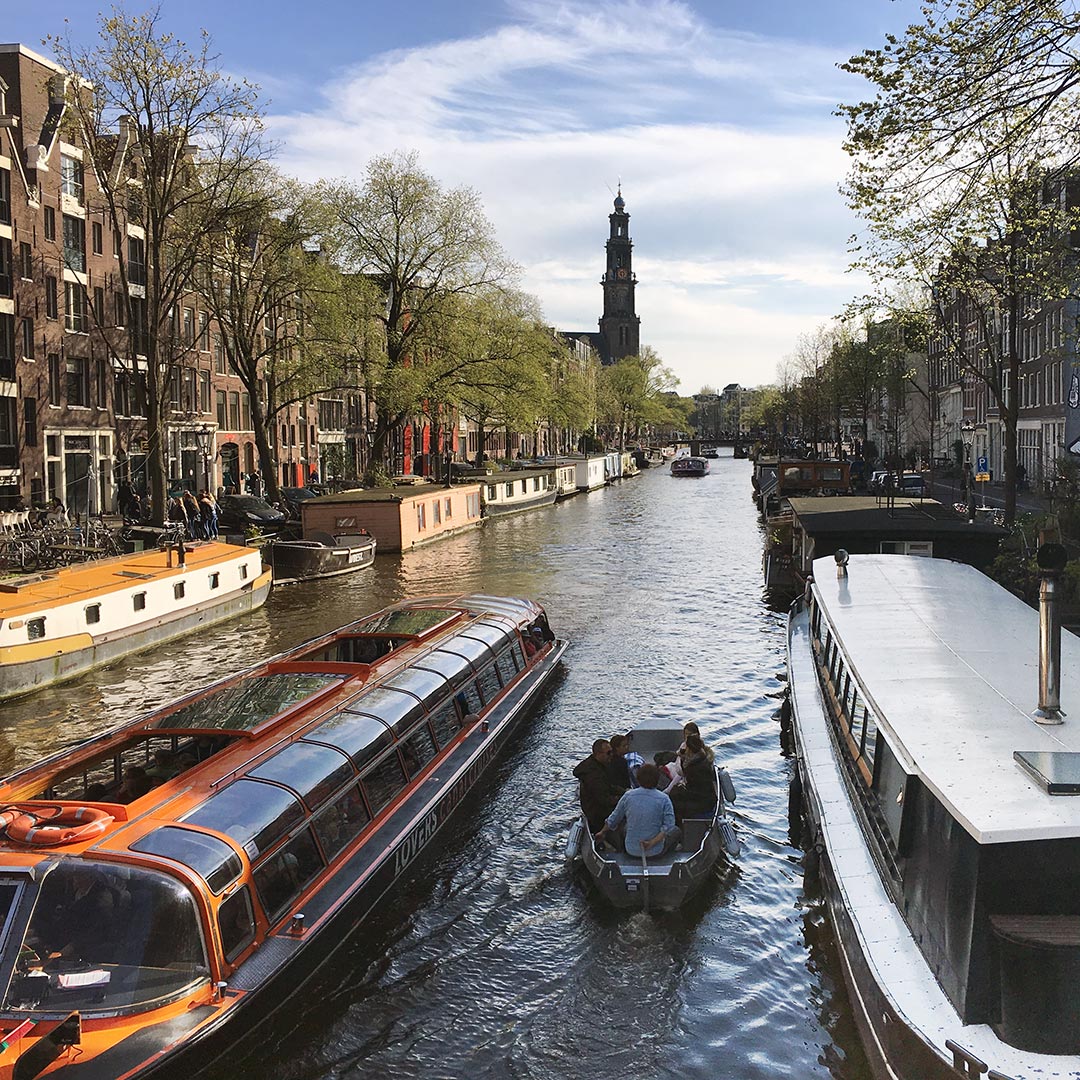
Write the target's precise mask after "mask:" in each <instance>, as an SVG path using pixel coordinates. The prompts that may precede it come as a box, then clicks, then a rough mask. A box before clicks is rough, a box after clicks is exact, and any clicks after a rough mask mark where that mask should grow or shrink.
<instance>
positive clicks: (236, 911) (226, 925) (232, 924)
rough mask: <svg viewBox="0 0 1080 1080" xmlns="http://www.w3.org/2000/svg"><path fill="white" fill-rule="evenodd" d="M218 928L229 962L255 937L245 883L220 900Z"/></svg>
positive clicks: (249, 897) (253, 921)
mask: <svg viewBox="0 0 1080 1080" xmlns="http://www.w3.org/2000/svg"><path fill="white" fill-rule="evenodd" d="M218 928H219V929H220V931H221V947H222V949H223V950H224V952H225V959H226V960H228V961H229V962H230V963H231V962H232V961H233V960H235V959H236V958H237V957H238V956H239V955H240V954H241V953H242V952H243V951H244V949H246V948H247V947H248V945H250V944H251V942H252V941H253V940H254V938H255V917H254V915H253V914H252V910H251V893H250V892H249V891H248V887H247V886H246V885H241V886H240V888H239V889H237V890H236V892H234V893H233V894H232V896H229V897H227V898H226V899H225V900H223V901H222V903H221V907H220V908H218Z"/></svg>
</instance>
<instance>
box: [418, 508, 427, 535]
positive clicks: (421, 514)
mask: <svg viewBox="0 0 1080 1080" xmlns="http://www.w3.org/2000/svg"><path fill="white" fill-rule="evenodd" d="M416 527H417V529H421V530H423V529H426V528H427V513H426V508H425V506H424V504H423V503H422V502H418V503H417V504H416Z"/></svg>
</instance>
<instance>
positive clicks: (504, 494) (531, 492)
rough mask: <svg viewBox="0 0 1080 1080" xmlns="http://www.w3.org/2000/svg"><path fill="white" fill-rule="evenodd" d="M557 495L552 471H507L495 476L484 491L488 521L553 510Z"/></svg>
mask: <svg viewBox="0 0 1080 1080" xmlns="http://www.w3.org/2000/svg"><path fill="white" fill-rule="evenodd" d="M557 493H558V492H557V489H556V487H555V484H554V482H553V477H552V473H551V470H550V469H508V470H506V471H505V472H499V473H493V474H492V475H491V476H489V477H488V480H487V483H486V484H485V485H484V486H483V488H482V489H481V495H482V497H483V504H484V514H485V516H487V517H498V516H499V515H501V514H517V513H520V512H521V511H522V510H535V509H537V508H538V507H541V506H550V505H551V504H552V503H553V502H554V501H555V496H556V495H557Z"/></svg>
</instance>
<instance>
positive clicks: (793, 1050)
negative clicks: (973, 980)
mask: <svg viewBox="0 0 1080 1080" xmlns="http://www.w3.org/2000/svg"><path fill="white" fill-rule="evenodd" d="M713 464H714V468H713V471H712V472H711V474H710V475H709V476H707V477H704V478H702V479H701V480H696V481H695V480H677V479H672V478H671V477H669V476H667V475H665V474H664V473H663V472H661V471H660V470H652V471H651V472H647V473H646V474H645V475H643V476H642V477H641V478H640V479H637V480H633V481H631V482H628V483H624V484H622V485H620V486H617V487H612V488H606V489H602V490H600V491H597V492H593V493H591V494H589V495H588V496H579V497H576V498H573V499H570V500H567V501H566V502H564V503H559V504H556V505H555V506H554V507H551V508H550V509H548V510H544V511H537V512H535V513H530V514H524V515H520V516H518V517H512V518H508V519H505V520H502V521H495V522H489V523H488V524H486V525H485V526H484V527H483V528H481V529H479V530H477V531H475V532H473V533H470V534H466V535H462V536H459V537H455V538H452V539H450V540H448V541H446V542H443V543H440V544H437V545H433V546H432V547H430V548H426V549H421V550H419V551H416V552H412V553H409V554H408V555H405V556H403V557H397V556H380V557H379V558H378V559H377V560H376V563H375V566H374V567H373V568H372V569H371V570H368V571H362V572H360V573H357V574H354V575H348V576H346V577H343V578H338V579H332V580H330V581H328V582H324V583H309V584H307V585H298V586H293V587H290V588H288V589H279V590H275V591H274V592H273V593H272V595H271V597H270V599H269V601H268V603H267V604H266V605H265V607H264V608H263V609H262V610H261V611H259V612H255V613H252V614H251V615H250V616H246V617H244V618H241V619H237V620H235V621H233V622H231V623H227V624H224V625H223V626H221V627H216V628H212V629H210V630H208V631H205V632H203V633H201V634H198V635H195V636H194V637H191V638H187V639H184V641H182V642H180V643H178V644H175V645H172V646H166V647H162V648H158V649H154V650H151V651H149V652H147V653H145V654H142V655H140V656H139V657H133V658H130V659H129V660H128V661H126V662H125V663H122V664H117V665H116V666H115V667H113V668H110V669H106V670H104V671H102V672H98V673H95V674H94V675H93V676H92V677H90V678H87V679H83V680H80V681H79V682H76V683H73V684H70V685H69V686H65V687H62V688H60V689H59V690H56V691H44V692H42V693H40V694H37V695H35V696H34V697H33V698H30V699H27V700H26V701H25V702H16V703H14V704H13V705H11V706H10V707H8V708H5V710H4V712H3V714H2V716H0V762H2V764H0V768H10V767H11V766H12V765H13V764H14V763H16V762H23V761H27V760H30V759H33V758H36V757H39V756H41V754H43V753H45V752H47V751H50V750H52V749H55V748H56V747H57V746H58V745H60V744H62V743H64V742H67V741H70V740H71V739H74V738H78V737H85V736H87V735H90V734H94V733H96V732H98V731H101V730H103V729H104V728H106V727H109V726H112V725H113V724H116V723H119V722H121V721H123V720H128V719H131V718H132V717H133V716H135V715H137V714H138V713H139V712H141V711H143V710H145V709H149V708H152V707H154V706H156V705H158V704H160V703H161V702H164V701H167V700H170V699H172V698H174V697H177V696H178V695H180V694H183V693H186V692H188V691H190V690H194V689H196V688H198V687H200V686H203V685H205V684H206V683H207V682H209V681H211V680H213V679H215V678H218V677H221V676H223V675H226V674H228V673H229V672H232V671H235V670H238V669H240V668H242V667H245V666H247V665H248V664H250V663H252V662H254V661H256V660H258V659H260V658H262V657H265V656H267V655H270V654H272V653H275V652H278V651H280V650H282V649H286V648H289V647H291V646H293V645H295V644H297V643H299V642H300V641H302V640H305V639H307V638H309V637H312V636H314V635H316V634H318V633H322V632H324V631H326V630H328V629H331V628H333V627H334V626H337V625H340V624H342V623H346V622H349V621H352V620H354V619H356V618H359V617H360V616H362V615H365V614H367V613H368V612H371V611H374V610H376V609H378V608H380V607H382V606H383V605H385V604H387V603H391V602H393V601H395V600H398V599H401V598H403V597H406V596H415V595H421V594H424V593H445V592H447V591H463V592H464V591H483V592H490V593H507V594H510V595H518V596H530V597H535V598H536V599H538V600H539V601H540V602H541V603H543V604H544V605H545V606H546V607H547V609H548V612H549V615H550V617H551V622H552V626H553V627H554V628H555V629H556V631H557V633H558V634H559V635H560V636H563V637H566V638H568V639H569V640H570V642H571V647H570V650H569V651H568V653H567V658H566V661H565V665H564V668H565V674H564V677H563V678H562V679H561V680H560V682H559V684H558V685H556V686H554V687H553V688H552V690H551V693H550V694H549V696H548V697H547V698H546V700H545V701H543V702H542V703H541V704H540V706H539V707H538V709H537V711H536V713H535V715H534V716H532V717H531V718H530V719H528V720H526V721H525V723H524V724H523V725H522V727H521V729H520V730H519V732H518V734H517V735H516V737H515V740H514V743H513V745H512V746H510V747H508V748H507V751H506V753H505V754H504V756H503V757H502V758H501V759H500V761H499V763H498V764H497V765H496V766H495V767H494V768H493V769H492V771H491V772H489V773H488V774H486V776H485V777H484V780H483V784H484V787H483V790H480V791H478V792H476V793H474V794H473V796H471V797H470V799H469V800H468V801H467V802H466V803H465V804H463V807H462V808H461V810H460V812H459V813H458V814H457V815H456V816H455V818H454V819H452V821H451V822H450V823H449V825H448V827H447V828H446V829H445V830H444V833H443V834H440V838H439V840H438V841H437V843H436V844H435V845H433V847H432V849H431V850H429V851H427V852H425V853H424V854H423V855H422V856H421V858H420V859H418V860H417V861H416V862H415V863H414V864H413V865H412V867H410V869H409V871H408V874H407V876H406V877H404V878H403V879H402V880H401V881H400V882H399V883H398V885H397V886H396V887H395V888H394V890H393V891H392V893H391V894H390V895H388V896H387V897H386V898H385V900H384V901H383V902H382V903H381V904H380V905H379V907H378V908H377V909H376V911H375V912H374V913H373V914H372V915H371V916H370V917H368V918H367V919H365V920H364V922H363V923H362V925H361V926H360V927H358V928H356V932H355V933H353V934H352V935H351V936H350V937H349V939H348V941H347V943H346V944H345V945H344V946H343V947H342V949H341V950H340V952H339V954H338V955H337V956H336V957H335V959H334V960H333V961H332V962H330V963H329V964H327V965H325V967H324V969H323V970H322V971H320V972H319V974H318V976H317V980H316V982H315V983H313V985H311V986H310V987H307V988H305V989H304V991H303V993H302V994H300V995H297V996H296V998H295V999H292V1000H291V1001H290V1003H289V1006H288V1008H287V1009H286V1010H282V1014H281V1016H280V1017H279V1018H278V1019H277V1020H276V1021H275V1024H274V1026H273V1029H272V1030H271V1031H270V1032H269V1033H260V1036H259V1037H260V1040H261V1041H260V1044H259V1046H258V1048H257V1049H254V1050H250V1051H248V1052H247V1053H246V1055H245V1056H244V1057H243V1058H242V1059H238V1058H237V1057H235V1056H234V1057H232V1058H230V1059H226V1060H223V1061H222V1062H221V1063H220V1067H219V1068H217V1069H216V1071H215V1072H214V1074H213V1076H214V1080H225V1078H226V1077H229V1078H232V1077H235V1076H256V1075H257V1076H259V1077H260V1078H263V1080H339V1078H346V1077H348V1078H357V1080H360V1078H368V1077H385V1076H390V1077H393V1078H394V1080H408V1078H412V1077H416V1078H424V1080H428V1078H444V1077H445V1078H446V1080H477V1078H481V1077H493V1078H495V1077H498V1078H503V1077H509V1078H523V1080H524V1078H529V1080H547V1078H552V1080H554V1078H559V1080H564V1078H565V1080H576V1078H579V1077H580V1078H582V1080H586V1078H587V1080H615V1078H619V1080H621V1078H622V1077H624V1076H627V1075H635V1076H643V1077H672V1078H675V1077H679V1078H689V1080H715V1078H716V1077H726V1076H731V1077H738V1078H739V1080H758V1078H760V1080H765V1078H769V1080H772V1078H774V1077H776V1076H781V1075H785V1076H797V1077H799V1078H810V1077H817V1078H825V1077H828V1076H835V1077H839V1078H841V1080H863V1078H864V1076H865V1075H866V1074H865V1072H863V1071H860V1069H861V1068H862V1066H861V1065H859V1064H858V1061H859V1059H858V1057H857V1048H856V1044H854V1042H853V1041H852V1038H851V1037H850V1032H851V1030H852V1029H851V1022H850V1019H849V1017H848V1015H847V1004H846V1000H845V998H844V996H843V993H842V989H841V987H842V984H841V982H840V980H839V978H838V975H837V972H838V968H837V967H836V963H835V956H834V955H833V954H832V953H830V951H829V948H830V946H829V941H830V939H829V936H828V930H827V927H826V926H825V925H824V924H823V923H822V913H821V909H820V905H818V906H814V905H813V904H811V903H809V902H808V901H807V900H806V899H805V897H804V892H803V880H802V871H801V866H800V865H799V862H798V859H799V852H798V851H797V850H796V849H794V848H793V847H792V845H791V843H790V837H789V834H788V830H789V826H788V784H789V781H790V777H791V769H792V766H791V763H790V762H789V761H787V760H785V759H784V757H783V756H782V755H781V753H780V752H779V750H778V744H777V726H778V725H777V723H776V722H775V720H774V719H773V715H774V713H775V712H776V710H777V708H778V704H779V701H778V697H777V695H778V694H780V693H782V691H783V682H782V680H781V679H779V678H778V675H779V674H780V673H782V671H783V668H784V651H785V650H784V644H785V636H784V624H785V619H784V611H785V610H786V606H785V607H783V608H780V609H779V610H778V609H777V608H776V607H775V606H770V605H769V603H767V602H766V598H765V597H764V595H763V589H762V584H761V569H760V553H761V526H760V524H759V522H758V521H757V517H756V514H755V511H754V506H753V503H752V501H751V499H750V497H749V493H750V480H749V468H750V467H749V464H748V463H747V462H745V461H734V460H733V459H731V458H730V457H726V458H721V459H719V460H718V461H717V462H714V463H713ZM643 716H657V717H666V718H670V719H672V720H675V721H680V722H682V721H685V720H689V719H694V720H696V721H697V722H698V723H699V724H700V726H701V728H702V732H703V734H704V735H705V737H706V738H707V739H708V741H709V742H710V744H711V745H712V746H713V747H714V748H715V750H716V752H717V755H718V757H719V758H720V759H721V761H722V762H723V763H724V764H725V765H726V766H727V767H728V769H729V770H730V772H731V774H732V776H733V777H734V779H735V783H736V786H737V788H738V794H739V797H738V802H737V804H736V807H735V811H736V814H737V820H738V828H739V834H740V838H741V839H742V840H743V842H744V845H745V851H744V853H743V855H742V857H741V859H740V862H739V866H738V869H737V871H734V872H728V873H727V874H724V873H722V872H718V874H717V876H716V878H715V879H714V880H713V881H711V882H710V884H709V885H708V886H707V887H706V888H705V889H704V890H703V891H702V892H701V893H700V894H699V895H698V896H697V897H696V898H695V899H694V900H693V901H692V903H691V904H690V905H688V906H687V907H686V908H685V909H684V910H683V911H681V912H678V913H673V914H670V915H660V916H653V915H640V914H638V915H632V914H631V915H617V914H615V913H613V912H611V911H610V910H609V909H607V908H606V907H604V906H603V905H602V904H601V903H599V902H598V900H597V898H596V897H595V896H591V895H590V894H588V893H587V892H585V891H584V890H583V889H582V888H581V886H580V884H579V883H577V882H575V881H574V879H573V877H572V875H571V874H570V873H569V872H568V871H567V869H566V867H565V864H564V860H563V850H564V845H565V841H566V835H567V831H568V829H569V827H570V824H571V822H572V821H573V820H574V817H575V816H576V813H577V805H576V785H575V783H574V782H573V779H572V777H571V769H572V768H573V766H574V765H575V764H576V763H577V762H578V761H580V760H581V759H582V758H583V757H585V756H586V754H587V753H588V749H589V747H590V745H591V743H592V741H593V740H594V739H595V738H596V737H597V736H599V735H605V736H606V735H610V734H612V733H614V732H617V731H625V730H626V729H627V728H628V727H630V726H632V725H633V724H634V723H635V722H636V721H637V720H638V719H639V718H641V717H643Z"/></svg>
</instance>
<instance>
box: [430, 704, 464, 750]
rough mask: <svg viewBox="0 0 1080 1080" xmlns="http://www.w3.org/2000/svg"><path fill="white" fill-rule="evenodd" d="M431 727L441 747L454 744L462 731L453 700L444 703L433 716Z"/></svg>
mask: <svg viewBox="0 0 1080 1080" xmlns="http://www.w3.org/2000/svg"><path fill="white" fill-rule="evenodd" d="M431 727H432V729H433V730H434V732H435V738H436V740H438V743H439V746H440V747H443V746H447V745H449V743H451V742H453V740H454V736H455V735H457V733H458V732H459V731H460V730H461V724H460V722H459V720H458V714H457V710H456V709H455V708H454V702H453V699H452V698H451V699H450V700H448V701H445V702H443V704H442V705H440V706H439V707H438V708H437V709H436V710H435V712H433V713H432V714H431Z"/></svg>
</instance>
